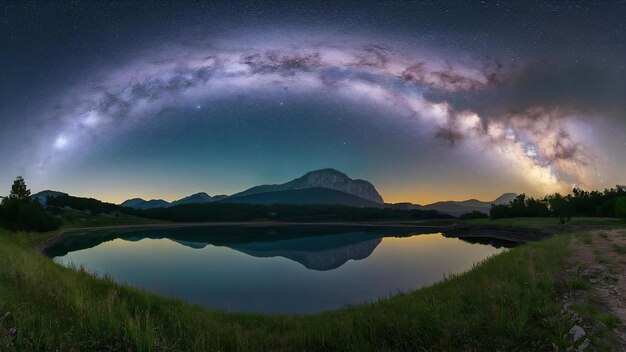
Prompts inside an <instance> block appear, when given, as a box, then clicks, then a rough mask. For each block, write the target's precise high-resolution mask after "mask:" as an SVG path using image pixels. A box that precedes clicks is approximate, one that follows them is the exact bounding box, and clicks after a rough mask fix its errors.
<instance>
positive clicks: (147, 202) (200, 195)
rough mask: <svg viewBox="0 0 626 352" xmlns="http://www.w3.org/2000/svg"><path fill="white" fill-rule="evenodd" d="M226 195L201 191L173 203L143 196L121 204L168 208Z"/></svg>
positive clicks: (123, 205) (221, 197)
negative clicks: (146, 198)
mask: <svg viewBox="0 0 626 352" xmlns="http://www.w3.org/2000/svg"><path fill="white" fill-rule="evenodd" d="M226 197H228V196H226V195H216V196H213V197H211V196H210V195H208V194H206V193H204V192H200V193H196V194H192V195H190V196H187V197H184V198H181V199H179V200H175V201H173V202H171V203H170V202H168V201H166V200H163V199H151V200H145V199H142V198H133V199H128V200H125V201H124V202H123V203H122V204H120V206H122V207H127V208H134V209H144V210H145V209H155V208H167V207H173V206H176V205H182V204H198V203H209V202H215V201H218V200H221V199H224V198H226Z"/></svg>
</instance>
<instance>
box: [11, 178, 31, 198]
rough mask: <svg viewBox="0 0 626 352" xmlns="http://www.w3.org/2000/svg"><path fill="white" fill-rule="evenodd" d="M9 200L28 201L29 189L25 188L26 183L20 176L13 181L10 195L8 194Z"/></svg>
mask: <svg viewBox="0 0 626 352" xmlns="http://www.w3.org/2000/svg"><path fill="white" fill-rule="evenodd" d="M9 199H17V200H21V201H24V200H28V199H30V189H28V188H27V187H26V182H25V181H24V178H22V176H18V177H17V178H16V179H15V181H13V186H11V193H9Z"/></svg>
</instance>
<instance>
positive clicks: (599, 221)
mask: <svg viewBox="0 0 626 352" xmlns="http://www.w3.org/2000/svg"><path fill="white" fill-rule="evenodd" d="M463 223H465V224H470V225H498V226H512V227H518V228H524V227H527V228H542V227H545V226H558V225H559V219H558V218H555V217H552V218H504V219H496V220H491V219H488V218H486V219H472V220H464V221H463ZM623 224H624V221H623V220H620V219H617V218H591V217H574V218H572V219H571V220H570V221H567V222H566V223H565V225H571V226H616V225H623Z"/></svg>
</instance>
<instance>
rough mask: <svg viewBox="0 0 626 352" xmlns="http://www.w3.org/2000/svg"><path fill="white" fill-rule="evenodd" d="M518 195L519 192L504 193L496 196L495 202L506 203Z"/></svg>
mask: <svg viewBox="0 0 626 352" xmlns="http://www.w3.org/2000/svg"><path fill="white" fill-rule="evenodd" d="M515 197H517V193H504V194H502V195H501V196H500V197H498V198H496V199H495V200H494V201H493V202H492V203H493V204H506V203H508V202H510V201H512V200H513V199H515Z"/></svg>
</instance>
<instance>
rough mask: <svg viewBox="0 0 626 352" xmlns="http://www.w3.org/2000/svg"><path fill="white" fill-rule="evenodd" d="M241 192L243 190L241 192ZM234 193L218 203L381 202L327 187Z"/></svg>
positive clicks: (367, 204) (359, 204)
mask: <svg viewBox="0 0 626 352" xmlns="http://www.w3.org/2000/svg"><path fill="white" fill-rule="evenodd" d="M242 193H243V192H242ZM239 194H240V195H234V196H231V197H228V198H226V199H223V200H221V201H220V203H246V204H263V205H271V204H328V205H331V204H332V205H347V206H351V207H361V208H382V207H383V204H380V203H377V202H373V201H370V200H367V199H363V198H360V197H357V196H354V195H352V194H348V193H345V192H340V191H336V190H333V189H328V188H320V187H316V188H305V189H294V190H284V191H275V192H263V193H252V194H244V195H241V193H239Z"/></svg>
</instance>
